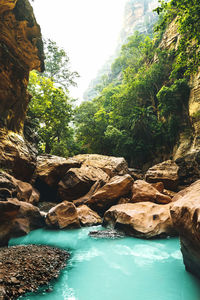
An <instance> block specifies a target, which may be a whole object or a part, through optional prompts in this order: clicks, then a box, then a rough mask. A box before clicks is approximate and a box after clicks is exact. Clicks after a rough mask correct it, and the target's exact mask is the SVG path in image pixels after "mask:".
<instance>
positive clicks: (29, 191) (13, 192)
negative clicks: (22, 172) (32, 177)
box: [0, 172, 40, 204]
mask: <svg viewBox="0 0 200 300" xmlns="http://www.w3.org/2000/svg"><path fill="white" fill-rule="evenodd" d="M13 197H16V198H17V199H18V200H20V201H24V202H28V203H31V204H37V203H38V202H39V198H40V194H39V192H38V191H37V190H36V189H35V188H34V187H33V186H32V185H31V184H30V183H28V182H24V181H21V180H17V179H16V178H14V177H13V176H11V175H9V174H7V173H6V172H0V199H2V200H6V199H7V198H13Z"/></svg>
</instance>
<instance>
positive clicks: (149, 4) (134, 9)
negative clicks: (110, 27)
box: [119, 0, 158, 44]
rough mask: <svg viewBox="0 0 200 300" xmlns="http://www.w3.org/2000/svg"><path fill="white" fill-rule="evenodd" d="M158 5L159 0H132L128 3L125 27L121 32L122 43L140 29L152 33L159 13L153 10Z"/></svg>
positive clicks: (141, 31)
mask: <svg viewBox="0 0 200 300" xmlns="http://www.w3.org/2000/svg"><path fill="white" fill-rule="evenodd" d="M157 6H158V0H130V1H128V2H127V3H126V6H125V12H124V22H123V28H122V30H121V34H120V41H119V43H120V44H123V43H124V42H125V41H126V40H127V38H128V37H129V36H130V35H132V34H133V33H134V31H139V32H140V33H145V34H150V33H151V32H152V27H153V24H154V23H155V21H156V20H157V14H156V13H155V12H153V10H154V9H155V8H156V7H157Z"/></svg>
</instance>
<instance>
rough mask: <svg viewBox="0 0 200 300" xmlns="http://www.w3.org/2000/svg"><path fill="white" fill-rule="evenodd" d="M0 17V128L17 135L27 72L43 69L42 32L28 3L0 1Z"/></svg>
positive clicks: (25, 0) (25, 96)
mask: <svg viewBox="0 0 200 300" xmlns="http://www.w3.org/2000/svg"><path fill="white" fill-rule="evenodd" d="M0 16H1V18H0V32H1V33H0V65H1V67H0V126H1V127H4V128H6V129H8V130H13V131H15V132H20V131H21V129H22V127H23V122H24V119H25V114H26V110H27V106H28V103H29V100H30V96H29V94H28V92H27V84H28V77H29V71H30V70H32V69H36V70H38V71H42V70H43V68H44V67H43V44H42V39H41V32H40V27H39V25H38V24H37V22H36V20H35V17H34V14H33V9H32V7H31V5H30V3H29V2H28V0H1V4H0Z"/></svg>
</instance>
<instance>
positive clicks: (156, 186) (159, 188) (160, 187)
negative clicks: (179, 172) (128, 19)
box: [151, 182, 165, 193]
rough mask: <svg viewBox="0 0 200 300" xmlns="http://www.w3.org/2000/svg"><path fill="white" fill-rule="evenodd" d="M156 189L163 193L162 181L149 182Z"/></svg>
mask: <svg viewBox="0 0 200 300" xmlns="http://www.w3.org/2000/svg"><path fill="white" fill-rule="evenodd" d="M151 185H152V186H153V187H154V188H155V189H156V190H157V191H159V192H160V193H163V191H164V188H165V187H164V184H163V182H156V183H152V184H151Z"/></svg>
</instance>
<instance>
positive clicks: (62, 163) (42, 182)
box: [33, 155, 81, 202]
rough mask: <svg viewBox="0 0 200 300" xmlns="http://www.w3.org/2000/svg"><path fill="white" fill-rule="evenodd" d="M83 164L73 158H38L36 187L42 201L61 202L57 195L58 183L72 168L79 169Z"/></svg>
mask: <svg viewBox="0 0 200 300" xmlns="http://www.w3.org/2000/svg"><path fill="white" fill-rule="evenodd" d="M80 166H81V163H80V162H78V161H77V160H75V159H72V158H68V159H66V158H64V157H59V156H55V155H40V156H38V157H37V164H36V170H35V173H34V180H33V181H34V186H35V187H36V188H37V189H38V190H39V191H40V194H41V200H42V201H54V202H56V201H59V197H58V195H57V189H58V182H59V181H60V180H61V179H62V178H63V177H64V175H65V174H66V173H67V171H68V170H69V169H71V168H79V167H80Z"/></svg>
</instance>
